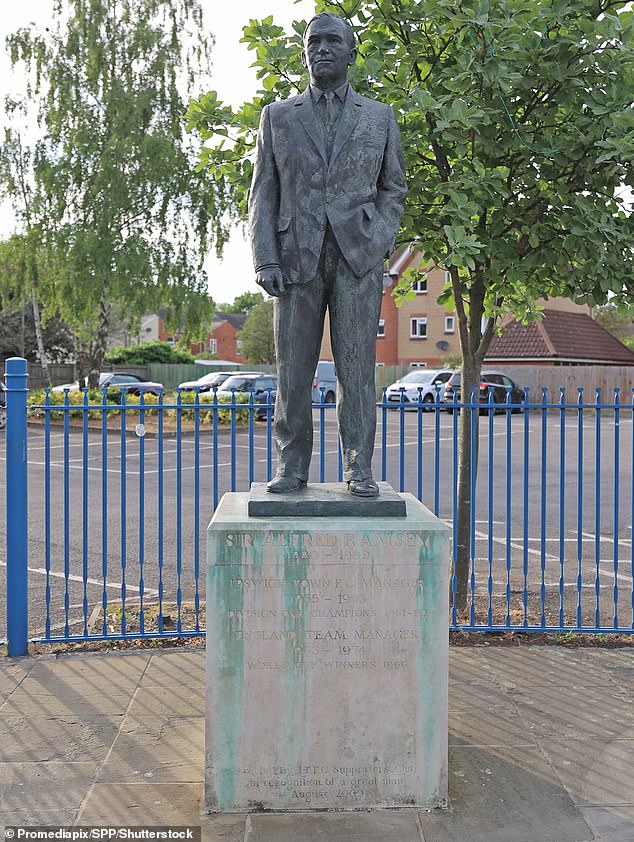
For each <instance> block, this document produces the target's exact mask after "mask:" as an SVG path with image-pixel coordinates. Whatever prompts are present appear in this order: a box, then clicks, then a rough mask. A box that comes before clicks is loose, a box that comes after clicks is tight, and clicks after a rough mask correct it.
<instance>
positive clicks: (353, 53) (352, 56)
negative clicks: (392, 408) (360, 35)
mask: <svg viewBox="0 0 634 842" xmlns="http://www.w3.org/2000/svg"><path fill="white" fill-rule="evenodd" d="M356 60H357V51H356V49H355V48H353V49H352V50H350V58H349V59H348V67H350V65H352V64H354V63H355V61H356Z"/></svg>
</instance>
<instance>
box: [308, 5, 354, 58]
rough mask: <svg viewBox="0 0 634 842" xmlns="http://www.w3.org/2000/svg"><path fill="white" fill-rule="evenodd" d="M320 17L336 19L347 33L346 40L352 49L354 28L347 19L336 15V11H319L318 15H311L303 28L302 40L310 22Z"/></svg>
mask: <svg viewBox="0 0 634 842" xmlns="http://www.w3.org/2000/svg"><path fill="white" fill-rule="evenodd" d="M320 18H330V19H331V20H336V21H338V22H339V23H341V24H343V26H344V27H345V29H346V32H347V34H348V40H349V42H350V49H351V50H352V49H354V45H355V40H356V39H355V37H354V30H353V28H352V27H351V26H350V24H349V23H348V21H347V20H346V19H345V18H342V17H341V15H338V14H337V13H336V12H320V13H319V14H318V15H315V16H314V17H312V18H311V19H310V20H309V21H308V23H307V24H306V29H305V30H304V40H306V35H307V33H308V30H309V29H310V25H311V23H314V22H315V21H316V20H319V19H320Z"/></svg>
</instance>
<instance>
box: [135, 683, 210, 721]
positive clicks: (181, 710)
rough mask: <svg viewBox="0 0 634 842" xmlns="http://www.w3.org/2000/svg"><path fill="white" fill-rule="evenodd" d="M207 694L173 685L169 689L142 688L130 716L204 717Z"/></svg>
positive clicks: (200, 690) (193, 688) (184, 686)
mask: <svg viewBox="0 0 634 842" xmlns="http://www.w3.org/2000/svg"><path fill="white" fill-rule="evenodd" d="M204 714H205V694H204V692H203V690H202V688H200V687H198V688H196V687H191V686H188V685H186V684H185V685H180V684H176V685H174V684H172V685H170V686H169V687H140V688H139V689H138V690H137V692H136V693H135V695H134V699H133V700H132V704H131V705H130V708H129V709H128V715H129V716H133V717H139V716H176V717H191V716H204Z"/></svg>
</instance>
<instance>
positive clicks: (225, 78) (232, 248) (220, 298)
mask: <svg viewBox="0 0 634 842" xmlns="http://www.w3.org/2000/svg"><path fill="white" fill-rule="evenodd" d="M201 4H202V6H203V9H204V13H205V20H206V25H207V28H208V30H209V31H211V32H212V33H213V35H214V36H215V39H216V45H215V47H214V50H213V53H212V59H213V64H214V67H213V73H212V88H215V89H216V90H217V91H218V95H219V97H220V99H221V100H223V101H224V102H226V103H228V104H230V105H233V106H237V105H240V104H241V103H242V102H245V101H247V100H249V99H251V98H252V97H253V96H254V94H255V93H256V91H257V90H258V83H257V80H256V78H255V70H254V69H253V68H251V67H250V64H251V63H252V62H253V54H252V53H250V52H249V51H248V50H247V48H246V46H245V45H244V44H240V38H241V37H242V27H243V26H245V25H246V24H248V22H249V20H250V19H252V18H255V19H257V20H261V19H262V18H265V17H267V16H268V15H273V17H274V21H275V23H276V24H279V25H280V26H284V27H285V28H288V27H290V24H291V22H292V21H293V20H301V19H306V18H308V17H312V15H313V14H314V11H315V4H314V2H313V0H300V2H298V3H293V0H234V1H233V2H231V1H230V0H229V2H220V0H201ZM52 8H53V0H20V2H19V3H11V2H8V0H3V2H2V12H1V13H0V44H2V52H1V55H0V95H1V96H4V94H5V93H6V91H7V90H9V89H10V88H11V86H12V85H11V83H12V78H11V73H12V71H11V67H10V65H9V62H8V60H7V57H6V55H5V51H4V41H5V38H6V36H7V35H8V34H10V33H11V32H14V31H15V30H16V29H18V28H19V27H21V26H25V25H27V24H29V23H30V22H34V23H35V24H36V26H37V28H38V29H44V28H45V27H46V26H48V25H49V23H50V21H51V19H52ZM13 81H14V82H15V81H16V80H15V79H14V80H13ZM12 87H14V88H15V85H13V86H12ZM12 231H13V216H12V213H11V208H10V206H9V205H8V204H7V203H4V204H3V205H0V237H3V238H4V237H7V236H8V235H9V234H11V233H12ZM205 268H206V270H207V273H208V275H209V292H210V294H211V295H212V297H213V299H214V300H215V301H216V302H218V303H221V302H231V301H233V299H234V298H235V297H236V296H237V295H240V294H241V293H243V292H247V291H255V290H257V289H258V287H257V286H256V284H255V275H254V272H253V265H252V263H251V250H250V247H249V243H248V241H247V239H246V235H245V234H244V232H243V231H242V230H241V229H240V228H236V229H235V230H234V232H233V233H232V235H231V238H230V240H229V242H228V243H227V245H226V246H225V250H224V255H223V259H222V261H219V260H217V259H216V258H215V256H214V255H210V256H209V257H208V258H207V261H206V263H205Z"/></svg>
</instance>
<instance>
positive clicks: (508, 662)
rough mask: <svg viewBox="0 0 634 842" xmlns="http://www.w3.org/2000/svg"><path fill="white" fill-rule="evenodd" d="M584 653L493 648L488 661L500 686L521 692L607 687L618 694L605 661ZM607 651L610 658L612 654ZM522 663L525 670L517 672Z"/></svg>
mask: <svg viewBox="0 0 634 842" xmlns="http://www.w3.org/2000/svg"><path fill="white" fill-rule="evenodd" d="M583 651H584V650H577V649H575V650H570V649H565V648H558V647H556V646H533V647H522V649H521V650H517V649H516V650H513V649H509V648H507V647H493V648H492V647H490V646H489V647H487V648H486V650H485V654H484V659H485V661H486V663H487V665H488V666H489V668H490V675H491V677H492V678H493V679H494V680H495V681H496V682H498V683H499V684H501V685H503V686H508V687H513V688H515V689H516V690H517V691H518V692H528V693H529V694H534V691H535V689H536V688H538V687H548V686H554V687H561V686H563V685H565V686H566V688H567V689H569V690H583V689H584V688H586V687H589V686H595V687H604V686H606V684H607V685H608V686H612V687H613V689H614V690H615V691H617V692H618V690H619V687H618V685H617V682H616V675H614V674H612V673H611V672H610V671H609V670H606V668H605V662H604V660H603V659H599V658H594V659H588V658H583V656H582V655H581V657H580V653H582V652H583ZM603 651H604V653H605V654H606V655H607V654H609V651H607V650H603ZM518 663H521V665H522V666H521V669H518V668H517V665H518Z"/></svg>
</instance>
